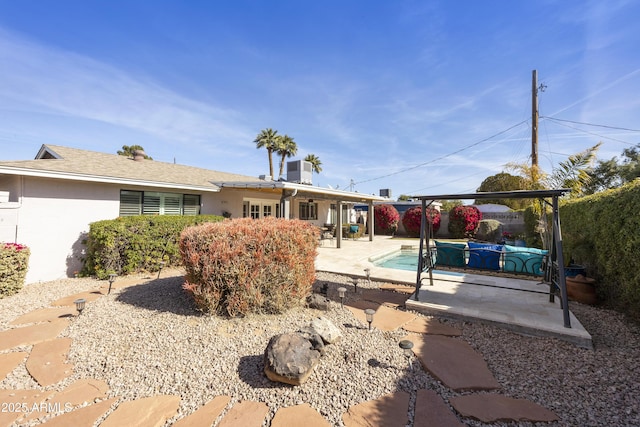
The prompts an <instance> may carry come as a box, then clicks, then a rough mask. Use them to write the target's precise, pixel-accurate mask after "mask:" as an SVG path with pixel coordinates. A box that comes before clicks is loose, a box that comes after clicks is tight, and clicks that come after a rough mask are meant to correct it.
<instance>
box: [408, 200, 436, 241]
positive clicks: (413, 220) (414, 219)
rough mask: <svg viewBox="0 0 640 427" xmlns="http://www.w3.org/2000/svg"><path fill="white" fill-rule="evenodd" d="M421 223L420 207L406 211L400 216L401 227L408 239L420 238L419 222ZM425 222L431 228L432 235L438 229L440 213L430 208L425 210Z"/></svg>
mask: <svg viewBox="0 0 640 427" xmlns="http://www.w3.org/2000/svg"><path fill="white" fill-rule="evenodd" d="M421 221H422V206H414V207H412V208H409V209H407V211H406V212H405V213H404V215H402V225H404V229H405V230H406V231H407V234H408V235H409V236H410V237H420V222H421ZM427 221H429V222H430V223H431V225H432V226H433V234H436V233H437V232H438V230H439V229H440V211H438V210H437V209H434V208H432V207H428V208H427Z"/></svg>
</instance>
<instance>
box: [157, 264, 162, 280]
mask: <svg viewBox="0 0 640 427" xmlns="http://www.w3.org/2000/svg"><path fill="white" fill-rule="evenodd" d="M158 267H159V268H158V277H157V278H156V280H157V279H159V278H160V272H161V271H162V269H163V268H164V261H160V262H159V263H158Z"/></svg>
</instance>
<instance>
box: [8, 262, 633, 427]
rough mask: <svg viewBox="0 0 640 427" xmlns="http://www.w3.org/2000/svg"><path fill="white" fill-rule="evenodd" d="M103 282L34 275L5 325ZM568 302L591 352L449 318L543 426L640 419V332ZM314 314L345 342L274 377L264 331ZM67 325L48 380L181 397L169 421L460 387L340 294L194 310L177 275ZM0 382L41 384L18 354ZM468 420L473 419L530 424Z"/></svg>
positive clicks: (337, 421) (327, 410) (326, 278)
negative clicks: (540, 416)
mask: <svg viewBox="0 0 640 427" xmlns="http://www.w3.org/2000/svg"><path fill="white" fill-rule="evenodd" d="M103 283H104V282H98V281H95V280H92V279H65V280H59V281H56V282H48V283H41V284H34V285H29V286H27V287H26V288H25V289H23V290H22V291H21V292H20V293H19V294H17V295H15V296H12V297H9V298H4V299H1V300H0V329H7V328H9V326H8V322H9V321H11V320H12V319H14V318H15V317H17V316H19V315H21V314H23V313H26V312H29V311H31V310H34V309H36V308H40V307H46V306H48V304H49V303H50V302H52V301H54V300H56V299H58V298H60V297H63V296H66V295H70V294H73V293H76V292H80V291H83V290H88V289H94V288H96V286H97V285H98V284H103ZM323 283H328V285H329V296H330V297H334V299H336V300H337V298H335V295H336V288H338V287H339V286H343V285H346V287H347V289H349V290H351V289H352V286H351V283H350V282H349V281H347V278H346V277H344V276H339V275H335V274H329V273H319V274H318V282H317V283H316V284H317V285H319V284H323ZM360 286H366V285H362V284H361V285H360ZM372 286H374V287H375V286H377V285H376V283H375V282H374V283H373V284H372ZM349 295H350V298H355V296H354V295H353V294H352V293H350V294H349ZM571 310H572V311H573V312H574V314H575V315H576V317H577V318H578V319H579V320H580V322H582V324H583V325H584V326H585V328H586V329H587V330H588V331H589V332H590V333H591V334H592V336H593V343H594V347H595V348H594V350H586V349H582V348H578V347H575V346H573V345H571V344H568V343H565V342H562V341H558V340H555V339H550V338H549V339H546V338H534V337H526V336H521V335H517V334H514V333H511V332H509V331H505V330H502V329H500V328H496V327H493V326H487V325H482V324H477V323H468V322H455V321H445V320H443V322H447V323H448V324H450V325H453V326H457V327H459V328H460V329H461V330H462V331H463V336H462V338H461V339H464V340H465V341H467V342H468V343H470V344H471V345H472V346H473V347H474V348H475V349H476V350H477V351H478V352H480V353H481V354H482V355H483V356H484V358H485V360H486V361H487V363H488V365H489V368H490V370H491V371H492V372H493V374H494V375H495V377H496V378H497V380H498V382H499V383H500V384H501V386H502V390H501V391H500V392H501V393H503V394H505V395H507V396H510V397H515V398H527V399H529V400H532V401H534V402H536V403H538V404H540V405H542V406H544V407H546V408H547V409H550V410H552V411H554V412H555V413H556V414H557V415H558V416H559V417H560V418H561V421H560V422H557V423H543V424H540V425H545V426H614V425H615V426H640V403H639V401H640V330H639V329H638V328H637V327H636V326H634V325H632V324H629V323H628V322H626V321H625V320H624V319H623V317H622V316H621V315H619V314H618V313H616V312H612V311H609V310H604V309H600V308H595V307H589V306H584V305H581V304H577V303H575V304H574V303H571ZM318 315H323V316H325V317H327V318H329V319H330V320H331V321H332V322H333V323H334V324H336V325H337V326H338V327H339V328H340V329H341V331H342V333H343V338H342V340H341V341H339V342H338V343H336V344H332V345H330V346H328V347H327V353H326V355H325V356H324V357H323V359H322V362H321V364H320V365H319V366H318V367H317V368H316V370H315V372H314V374H313V375H312V376H311V377H310V379H309V380H308V382H307V383H305V384H304V385H302V386H300V387H292V386H287V385H284V384H277V383H272V382H270V381H269V380H267V379H266V377H265V376H264V374H263V372H262V369H263V363H262V354H263V352H264V349H265V347H266V345H267V343H268V341H269V338H270V337H271V336H273V335H275V334H278V333H284V332H292V331H295V330H297V329H298V328H300V327H302V326H305V325H307V324H308V323H309V322H310V321H311V319H312V318H313V317H316V316H318ZM62 335H64V336H69V337H71V338H73V345H72V347H71V353H70V356H69V357H70V359H71V361H72V362H73V363H74V364H75V371H74V375H73V376H72V377H70V378H68V379H66V380H65V381H63V382H61V383H59V384H57V385H55V386H52V387H50V388H52V389H61V388H62V387H64V386H66V385H68V384H70V383H71V382H73V381H75V380H77V379H79V378H96V379H102V380H104V381H105V382H107V383H108V384H109V386H110V388H111V390H110V396H119V397H122V398H123V399H126V400H130V399H136V398H140V397H147V396H153V395H157V394H176V395H180V396H181V398H182V403H181V406H180V412H179V414H178V415H177V416H176V418H174V419H173V420H171V421H175V420H176V419H178V418H181V417H184V416H185V415H188V414H190V413H191V412H193V411H194V410H195V409H197V408H198V407H199V406H201V405H203V404H205V403H206V402H208V401H209V400H211V399H213V398H214V397H215V396H218V395H223V394H226V395H229V396H231V398H232V402H237V401H241V400H256V401H261V402H265V403H266V404H267V405H268V406H269V410H270V414H269V417H268V420H267V422H265V424H264V425H265V426H268V422H269V421H270V419H271V418H272V417H273V415H274V414H275V411H276V410H277V409H278V408H280V407H284V406H291V405H295V404H298V403H302V402H306V403H308V404H310V405H311V406H312V407H313V408H315V409H316V410H317V411H319V412H320V413H321V414H322V415H323V416H324V417H325V418H326V419H327V420H328V421H329V422H330V423H331V424H332V425H335V426H342V425H343V424H342V421H341V416H342V414H343V413H344V412H345V411H346V410H347V409H348V408H349V407H350V406H352V405H355V404H357V403H360V402H363V401H366V400H371V399H375V398H378V397H380V396H382V395H384V394H388V393H391V392H394V391H397V390H404V391H407V392H409V393H411V396H412V402H413V400H414V399H415V394H416V390H418V389H421V388H428V389H433V390H435V391H436V392H438V393H439V394H440V396H442V397H443V398H444V399H445V401H448V399H449V398H450V397H452V396H456V395H458V393H456V392H453V391H451V390H449V389H448V388H447V387H445V386H443V385H442V384H441V383H439V382H438V381H436V380H435V379H433V378H432V377H431V376H430V375H428V374H427V373H425V372H424V371H423V370H422V369H420V367H419V363H418V362H417V361H416V360H415V359H414V360H413V367H414V369H413V370H411V371H410V370H408V369H407V363H406V359H405V358H404V356H403V354H402V353H401V351H400V349H399V348H398V341H399V340H400V339H401V338H402V337H403V336H404V335H405V334H404V333H403V332H402V331H398V332H382V331H379V330H373V331H371V332H369V331H368V330H367V328H366V325H363V324H361V323H360V322H358V321H357V320H356V319H355V318H354V317H353V316H352V315H351V313H350V312H349V311H348V310H343V309H340V306H339V304H338V303H336V304H333V306H332V308H331V309H330V310H329V311H328V312H318V311H316V310H310V309H296V310H291V311H289V312H288V313H286V314H283V315H278V316H266V315H264V316H262V315H261V316H258V315H253V316H249V317H247V318H243V319H224V318H218V317H214V316H207V315H201V314H199V313H198V312H197V311H196V310H195V309H194V307H193V304H192V303H191V301H190V300H189V298H188V297H187V296H186V295H185V294H184V292H183V291H182V290H181V278H180V277H170V278H161V279H160V280H156V281H152V282H150V283H149V284H143V285H139V286H135V287H131V288H127V289H122V290H120V291H117V292H112V294H111V295H109V296H106V297H103V298H100V299H98V300H97V301H95V302H92V303H91V304H88V305H87V308H86V309H85V311H84V312H83V313H82V316H80V317H79V318H78V319H75V320H74V321H73V322H72V323H71V326H70V327H69V328H68V329H66V330H65V331H64V332H63V334H62ZM22 350H29V347H25V348H22ZM0 388H40V387H39V386H38V385H37V383H35V382H34V381H33V379H31V377H30V376H29V374H28V373H27V371H26V369H25V368H24V364H23V365H22V366H20V367H18V368H17V369H16V370H14V372H13V373H11V374H9V376H8V377H7V378H6V379H5V380H4V381H2V382H0ZM410 416H412V414H411V413H410ZM461 421H462V422H463V423H465V424H467V425H471V426H486V425H491V426H502V425H505V426H506V425H508V426H513V425H522V426H533V425H535V424H532V423H508V424H507V423H494V424H483V423H480V422H477V421H473V420H469V419H464V420H462V419H461ZM35 424H37V422H34V423H33V425H35Z"/></svg>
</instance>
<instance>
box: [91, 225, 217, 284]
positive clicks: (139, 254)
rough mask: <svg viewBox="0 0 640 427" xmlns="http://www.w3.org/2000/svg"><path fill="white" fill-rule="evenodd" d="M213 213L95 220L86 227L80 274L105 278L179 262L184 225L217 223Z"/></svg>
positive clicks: (151, 269) (155, 269) (156, 268)
mask: <svg viewBox="0 0 640 427" xmlns="http://www.w3.org/2000/svg"><path fill="white" fill-rule="evenodd" d="M223 219H224V218H223V217H221V216H215V215H198V216H173V215H160V216H157V215H154V216H151V215H137V216H125V217H119V218H116V219H112V220H105V221H98V222H94V223H92V224H91V225H90V226H89V235H88V238H87V242H86V243H87V256H86V258H85V260H84V267H83V269H82V274H83V275H85V276H96V277H98V278H99V279H105V278H107V277H108V275H109V274H111V273H116V274H119V275H121V274H129V273H135V272H140V271H157V270H158V269H159V266H160V264H159V263H160V262H161V261H162V262H164V263H165V266H166V267H170V266H177V265H181V260H180V251H179V248H178V240H179V238H180V233H181V232H182V230H184V229H185V228H186V227H188V226H191V225H195V224H201V223H204V222H218V221H222V220H223Z"/></svg>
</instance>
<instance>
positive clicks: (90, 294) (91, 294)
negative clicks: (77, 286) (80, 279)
mask: <svg viewBox="0 0 640 427" xmlns="http://www.w3.org/2000/svg"><path fill="white" fill-rule="evenodd" d="M105 294H106V292H102V291H101V290H94V291H85V292H80V293H77V294H73V295H69V296H66V297H63V298H60V299H59V300H56V301H54V302H52V303H51V305H52V306H54V307H73V308H74V312H75V306H76V303H75V300H77V299H80V298H82V299H84V300H85V301H86V302H92V301H95V300H97V299H98V298H100V297H101V296H104V295H105ZM76 313H77V312H76Z"/></svg>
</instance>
